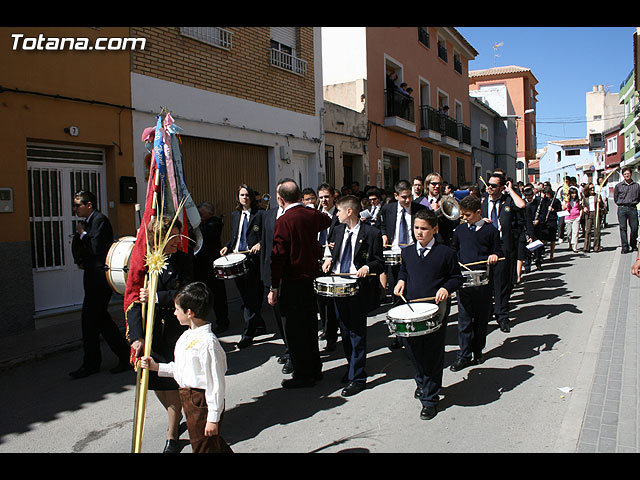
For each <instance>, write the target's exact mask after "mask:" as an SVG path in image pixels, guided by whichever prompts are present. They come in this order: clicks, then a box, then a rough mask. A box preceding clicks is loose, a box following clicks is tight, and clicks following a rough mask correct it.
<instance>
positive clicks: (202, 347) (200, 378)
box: [158, 323, 227, 422]
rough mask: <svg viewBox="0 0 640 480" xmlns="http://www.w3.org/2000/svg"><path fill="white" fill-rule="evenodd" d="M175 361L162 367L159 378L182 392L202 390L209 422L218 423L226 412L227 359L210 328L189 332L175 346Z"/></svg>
mask: <svg viewBox="0 0 640 480" xmlns="http://www.w3.org/2000/svg"><path fill="white" fill-rule="evenodd" d="M174 353H175V360H174V361H173V362H170V363H161V364H159V367H158V376H160V377H173V379H174V380H175V381H176V383H177V384H178V385H179V386H180V387H181V388H200V389H203V390H204V391H205V399H206V400H207V410H208V411H207V421H208V422H219V421H220V416H221V415H222V412H223V410H224V395H225V378H224V375H225V373H226V371H227V356H226V354H225V352H224V350H223V349H222V346H221V345H220V342H219V341H218V338H217V337H216V336H215V335H214V334H213V332H212V331H211V324H210V323H207V324H205V325H203V326H201V327H198V328H194V329H189V330H186V331H185V332H184V333H183V334H182V335H180V338H179V339H178V341H177V342H176V347H175V351H174Z"/></svg>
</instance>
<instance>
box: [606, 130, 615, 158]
mask: <svg viewBox="0 0 640 480" xmlns="http://www.w3.org/2000/svg"><path fill="white" fill-rule="evenodd" d="M614 153H618V136H617V135H615V136H613V137H611V138H607V155H613V154H614Z"/></svg>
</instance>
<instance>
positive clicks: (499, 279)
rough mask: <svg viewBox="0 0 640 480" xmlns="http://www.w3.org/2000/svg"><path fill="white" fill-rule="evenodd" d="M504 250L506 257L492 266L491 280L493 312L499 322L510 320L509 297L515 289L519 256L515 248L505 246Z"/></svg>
mask: <svg viewBox="0 0 640 480" xmlns="http://www.w3.org/2000/svg"><path fill="white" fill-rule="evenodd" d="M503 246H504V244H503ZM503 252H504V257H505V259H504V260H500V261H499V262H497V263H496V264H495V265H492V266H491V273H490V282H489V283H490V285H492V291H493V300H494V306H493V313H494V314H495V316H496V321H497V322H498V323H499V324H500V323H502V322H509V299H510V298H511V291H512V290H513V283H514V279H515V275H516V261H517V257H518V255H517V251H516V250H514V249H511V250H507V249H504V248H503Z"/></svg>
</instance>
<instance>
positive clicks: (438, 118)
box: [420, 105, 471, 145]
mask: <svg viewBox="0 0 640 480" xmlns="http://www.w3.org/2000/svg"><path fill="white" fill-rule="evenodd" d="M420 130H434V131H436V132H439V133H440V134H441V135H443V136H445V137H450V138H453V139H455V140H459V141H460V142H462V143H466V144H467V145H471V128H469V126H467V125H465V124H463V123H458V122H456V121H455V119H453V118H451V117H450V116H449V115H445V114H444V113H441V112H439V111H438V110H436V109H435V108H433V107H430V106H428V105H422V106H421V107H420Z"/></svg>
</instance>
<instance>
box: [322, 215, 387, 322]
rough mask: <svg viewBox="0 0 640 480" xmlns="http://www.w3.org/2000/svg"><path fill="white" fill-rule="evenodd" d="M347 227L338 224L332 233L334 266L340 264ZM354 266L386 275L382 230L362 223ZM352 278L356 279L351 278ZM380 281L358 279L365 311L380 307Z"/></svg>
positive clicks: (377, 279) (372, 277)
mask: <svg viewBox="0 0 640 480" xmlns="http://www.w3.org/2000/svg"><path fill="white" fill-rule="evenodd" d="M345 229H346V225H345V224H344V223H338V225H336V226H335V228H334V229H333V231H332V232H331V237H329V242H335V245H334V247H333V251H332V252H331V254H332V259H331V260H332V266H335V265H339V264H340V252H341V250H342V241H343V240H344V231H345ZM353 264H354V265H355V267H356V269H360V268H362V267H363V266H365V265H367V266H368V267H369V273H375V274H378V275H380V274H381V273H384V256H383V254H382V234H381V233H380V230H378V229H377V228H375V227H372V226H371V225H369V224H366V223H363V222H360V230H359V231H358V237H357V238H356V246H355V250H354V251H353ZM350 278H356V277H355V276H354V277H350ZM379 287H380V280H379V278H378V277H377V276H373V275H372V276H370V277H365V278H359V279H358V295H359V296H360V297H361V300H362V306H363V309H364V310H365V311H366V312H370V311H371V310H374V309H375V308H378V307H379V306H380V292H379Z"/></svg>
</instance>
